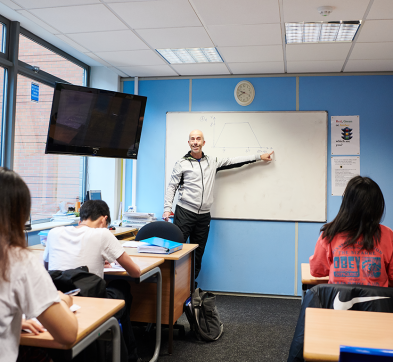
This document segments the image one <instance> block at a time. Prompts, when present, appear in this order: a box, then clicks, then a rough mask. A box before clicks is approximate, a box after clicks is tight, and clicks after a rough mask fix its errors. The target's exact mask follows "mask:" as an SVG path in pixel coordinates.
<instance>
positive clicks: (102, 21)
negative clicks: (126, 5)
mask: <svg viewBox="0 0 393 362" xmlns="http://www.w3.org/2000/svg"><path fill="white" fill-rule="evenodd" d="M30 11H31V12H32V13H33V14H34V15H36V16H37V17H39V18H40V19H42V20H43V21H45V22H46V23H48V24H49V25H51V26H53V27H55V28H56V29H59V30H60V31H61V32H63V33H80V32H90V31H108V30H122V29H125V28H126V26H125V25H124V24H123V23H122V22H121V21H120V20H119V19H118V18H117V17H116V16H115V15H113V13H112V12H111V11H110V10H108V9H107V8H106V7H105V6H104V5H81V6H69V7H60V8H48V9H35V10H30Z"/></svg>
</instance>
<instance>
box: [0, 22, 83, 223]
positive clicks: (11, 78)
mask: <svg viewBox="0 0 393 362" xmlns="http://www.w3.org/2000/svg"><path fill="white" fill-rule="evenodd" d="M0 22H1V23H3V24H4V34H3V49H4V52H1V51H0V66H1V67H3V68H4V69H5V71H4V92H3V114H2V119H0V122H1V124H0V127H1V147H0V166H2V167H8V168H9V169H11V170H12V169H13V163H14V145H15V112H16V91H17V76H18V74H21V75H23V76H25V77H28V78H30V79H32V80H33V81H34V80H35V81H38V82H41V83H43V84H45V85H47V86H50V87H52V88H54V87H55V83H56V82H61V83H68V84H69V82H67V81H65V80H64V79H61V78H59V77H56V76H54V75H52V74H50V73H47V72H45V71H43V70H37V69H36V68H35V67H34V65H32V64H27V63H25V62H23V61H21V60H19V36H20V35H23V36H25V37H26V38H28V39H30V40H32V41H34V42H35V43H37V44H39V45H41V46H43V47H44V48H46V49H48V50H50V51H52V52H54V53H56V54H57V55H59V56H61V57H63V58H64V59H66V60H68V61H70V62H72V63H74V64H76V65H78V66H80V67H81V68H83V69H84V82H83V83H84V86H87V85H89V84H90V72H91V69H90V66H88V65H87V64H85V63H83V62H81V61H80V60H78V59H76V58H75V57H73V56H72V55H70V54H68V53H66V52H64V51H63V50H61V49H59V48H57V47H56V46H54V45H53V44H50V43H49V42H47V41H45V40H44V39H42V38H40V37H38V36H37V35H35V34H33V33H32V32H30V31H29V30H27V29H24V28H22V27H20V23H19V22H17V21H10V20H9V19H7V18H5V17H4V16H2V15H0ZM86 169H87V157H84V159H83V173H84V175H83V180H82V195H85V194H86V177H87V172H86ZM46 221H48V219H43V220H39V221H38V222H35V223H41V222H46Z"/></svg>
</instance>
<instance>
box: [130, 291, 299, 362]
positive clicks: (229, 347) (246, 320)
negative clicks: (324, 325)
mask: <svg viewBox="0 0 393 362" xmlns="http://www.w3.org/2000/svg"><path fill="white" fill-rule="evenodd" d="M217 309H218V311H219V313H220V316H221V320H222V322H223V323H224V334H223V336H222V337H221V338H220V339H219V340H218V341H215V342H211V343H206V342H199V341H198V340H197V339H196V338H195V337H194V335H193V333H192V332H191V331H190V327H189V324H188V321H187V319H186V317H185V315H184V314H183V315H182V316H181V318H180V319H179V320H178V323H179V324H183V325H184V326H185V330H186V336H185V337H184V338H181V337H180V336H179V334H178V331H176V330H175V332H174V343H173V345H174V350H173V354H172V356H169V355H168V354H167V350H168V342H167V341H168V329H163V330H162V343H161V354H160V357H159V361H160V362H169V361H170V362H180V361H182V362H201V361H203V362H210V361H214V362H216V361H217V362H221V361H222V362H232V361H242V362H263V361H269V362H281V361H286V360H287V357H288V351H289V346H290V344H291V341H292V337H293V333H294V331H295V326H296V322H297V318H298V315H299V311H300V300H299V299H278V298H260V297H237V296H227V295H217ZM135 334H136V337H137V341H138V351H139V355H140V357H142V358H143V360H144V361H149V360H150V358H151V357H152V355H153V351H154V345H155V330H154V329H152V331H151V332H150V333H149V334H146V333H144V329H143V328H137V329H135Z"/></svg>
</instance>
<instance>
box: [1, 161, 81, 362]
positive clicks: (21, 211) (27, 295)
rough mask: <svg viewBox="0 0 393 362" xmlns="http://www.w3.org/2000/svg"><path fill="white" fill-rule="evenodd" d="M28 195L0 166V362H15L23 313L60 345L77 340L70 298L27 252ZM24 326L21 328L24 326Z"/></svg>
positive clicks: (75, 323)
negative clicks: (25, 228)
mask: <svg viewBox="0 0 393 362" xmlns="http://www.w3.org/2000/svg"><path fill="white" fill-rule="evenodd" d="M30 204H31V199H30V192H29V189H28V187H27V185H26V184H25V182H24V181H23V180H22V179H21V178H20V177H19V176H18V175H17V174H16V173H15V172H13V171H10V170H8V169H6V168H1V167H0V205H1V208H0V265H1V268H0V361H16V359H17V356H18V348H19V340H20V334H21V327H22V314H25V315H26V317H27V318H33V317H36V318H37V319H38V320H39V321H40V322H41V323H42V324H43V326H44V327H45V328H46V329H47V330H48V331H49V333H50V334H51V335H52V336H53V338H54V339H55V340H56V341H57V342H59V343H62V344H72V343H74V342H75V340H76V336H77V331H78V321H77V319H76V317H75V315H74V314H73V313H72V312H70V309H69V307H70V306H71V305H72V304H73V303H72V298H71V297H69V296H67V295H64V294H63V293H61V292H58V291H57V290H56V288H55V286H54V285H53V283H52V280H51V278H50V276H49V275H48V272H47V271H46V270H45V269H44V267H43V266H42V264H41V263H40V262H39V260H38V259H37V257H36V256H34V255H33V254H32V253H31V252H30V251H29V250H28V249H27V248H26V239H25V235H24V225H25V222H26V221H27V220H28V219H29V217H30ZM28 325H29V323H28V322H27V324H26V325H25V326H28Z"/></svg>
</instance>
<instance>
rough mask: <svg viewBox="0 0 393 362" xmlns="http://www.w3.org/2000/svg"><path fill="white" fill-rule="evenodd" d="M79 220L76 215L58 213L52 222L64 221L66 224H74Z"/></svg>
mask: <svg viewBox="0 0 393 362" xmlns="http://www.w3.org/2000/svg"><path fill="white" fill-rule="evenodd" d="M76 219H77V216H75V214H74V213H61V212H58V213H56V214H54V215H52V218H51V221H64V222H70V223H71V222H74V221H75V220H76Z"/></svg>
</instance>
